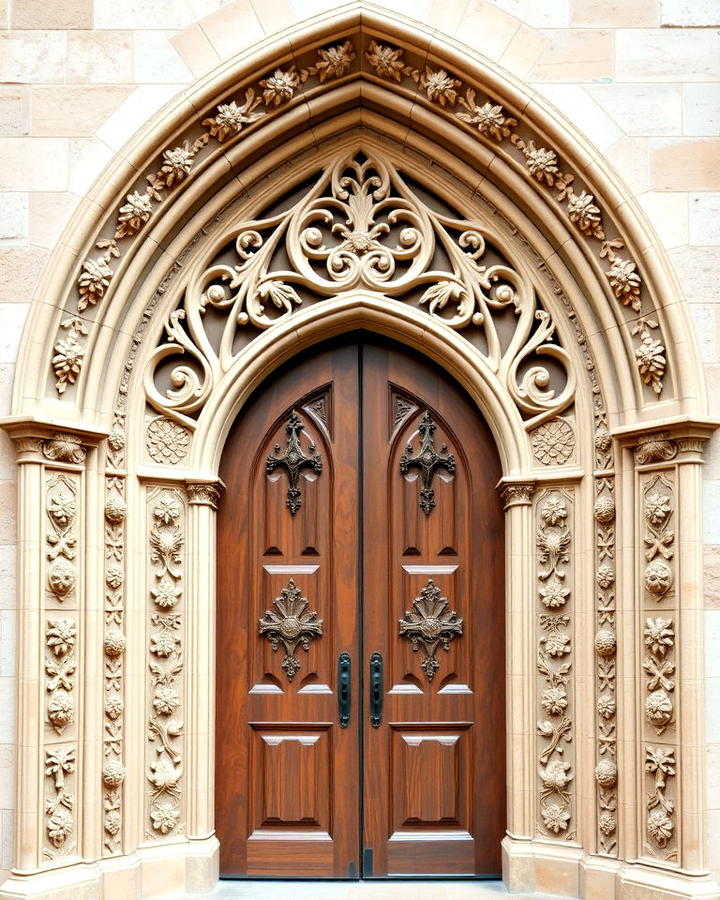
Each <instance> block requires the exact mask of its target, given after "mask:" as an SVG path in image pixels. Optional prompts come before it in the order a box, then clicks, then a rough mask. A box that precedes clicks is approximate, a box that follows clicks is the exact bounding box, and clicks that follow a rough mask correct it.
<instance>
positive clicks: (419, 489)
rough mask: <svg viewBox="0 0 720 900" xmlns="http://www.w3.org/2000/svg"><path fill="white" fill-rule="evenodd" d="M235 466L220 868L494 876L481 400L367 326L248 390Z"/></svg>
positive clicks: (489, 512) (228, 476)
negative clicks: (365, 332) (360, 336)
mask: <svg viewBox="0 0 720 900" xmlns="http://www.w3.org/2000/svg"><path fill="white" fill-rule="evenodd" d="M221 474H222V477H223V480H224V481H225V483H226V485H227V491H226V496H225V498H224V501H223V504H222V506H221V510H220V515H219V522H218V570H219V574H218V607H217V608H218V627H217V633H218V638H217V651H218V658H217V659H218V676H217V728H216V734H217V760H216V762H217V765H216V776H217V778H216V826H217V833H218V837H219V839H220V846H221V851H220V852H221V871H222V873H223V874H224V875H233V874H234V875H244V876H249V877H253V876H276V877H278V876H280V877H282V876H285V877H289V876H305V877H308V876H310V877H323V876H326V877H330V876H333V877H358V876H359V875H364V876H367V877H372V876H382V875H386V874H390V875H403V874H418V875H470V874H497V873H498V872H499V871H500V840H501V839H502V836H503V834H504V823H505V815H504V802H505V799H504V798H505V777H504V753H505V744H504V634H503V619H504V615H503V591H502V575H503V565H504V556H503V550H502V530H503V521H502V514H501V512H500V506H499V502H498V499H497V495H496V492H495V484H496V482H497V479H498V477H499V463H498V459H497V453H496V450H495V446H494V443H493V441H492V438H491V436H490V434H489V431H488V429H487V427H486V426H485V425H484V423H483V422H482V419H481V418H480V417H479V415H478V413H477V410H476V409H475V407H474V406H473V404H472V403H471V401H470V400H469V399H468V398H467V397H466V396H465V395H464V394H463V393H462V392H461V391H460V390H459V389H458V388H457V387H456V386H455V385H454V384H453V383H452V381H451V380H450V379H449V378H448V377H447V376H445V375H444V374H443V373H442V372H441V371H440V370H438V369H436V368H435V367H433V366H432V365H431V364H430V363H425V362H423V361H422V360H421V359H419V358H416V357H415V356H413V355H412V354H410V353H406V352H404V351H402V350H399V349H390V348H388V347H386V346H384V345H382V344H381V343H376V342H373V341H371V340H369V339H368V341H367V342H363V343H362V344H359V343H355V344H352V343H348V344H345V345H339V346H337V347H335V348H332V349H328V350H322V351H318V352H317V353H316V354H315V355H313V356H310V357H306V358H303V359H300V360H295V361H293V364H292V365H291V366H288V367H286V368H285V369H283V370H281V371H280V372H279V373H278V374H276V375H274V376H273V378H272V379H271V381H270V384H269V386H268V387H264V388H263V389H262V390H261V391H260V392H258V394H257V395H256V396H255V397H254V398H252V399H251V401H250V402H249V403H248V404H247V405H246V407H245V408H244V410H243V413H242V415H241V416H240V418H239V421H238V423H237V424H236V426H235V427H234V428H233V430H232V432H231V435H230V437H229V439H228V443H227V445H226V448H225V452H224V456H223V466H222V470H221ZM345 655H347V656H349V658H350V660H351V681H350V685H351V686H350V687H349V688H347V686H346V683H345V674H346V673H343V671H342V668H341V665H340V663H341V661H342V659H343V658H345ZM371 661H372V663H373V669H372V672H371V669H370V664H371ZM380 661H381V664H380ZM346 700H347V701H349V708H350V716H349V720H345V721H341V719H342V717H343V713H344V712H345V711H346V710H347V708H348V703H346V702H344V701H346ZM380 707H382V709H380ZM371 717H372V718H373V722H371V721H370V720H371ZM361 748H362V752H361ZM361 848H362V850H363V852H362V853H361Z"/></svg>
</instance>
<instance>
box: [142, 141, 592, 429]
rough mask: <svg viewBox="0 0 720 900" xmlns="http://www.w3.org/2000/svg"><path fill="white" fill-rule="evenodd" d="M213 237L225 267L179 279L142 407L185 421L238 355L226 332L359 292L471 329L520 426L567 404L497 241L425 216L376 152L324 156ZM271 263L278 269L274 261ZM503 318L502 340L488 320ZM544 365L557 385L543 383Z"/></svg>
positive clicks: (566, 389)
mask: <svg viewBox="0 0 720 900" xmlns="http://www.w3.org/2000/svg"><path fill="white" fill-rule="evenodd" d="M226 240H232V241H233V243H234V246H235V254H236V258H237V260H238V262H237V263H236V264H235V265H230V264H229V263H227V262H215V263H213V264H211V265H210V266H209V267H207V268H205V270H204V271H203V272H202V273H201V274H200V275H199V276H198V277H196V278H194V280H193V281H192V282H191V283H190V284H189V285H188V286H187V288H186V289H185V291H184V296H183V297H182V302H181V303H180V305H179V306H178V308H177V309H176V310H174V311H173V312H171V313H170V315H169V318H168V320H167V323H166V326H165V330H166V339H165V341H164V342H163V343H161V344H160V346H159V347H158V348H157V349H156V351H155V353H154V354H153V357H152V359H151V361H150V363H149V365H148V368H147V370H146V373H145V390H146V394H147V398H148V401H149V403H150V404H151V405H152V406H153V407H154V408H155V409H156V410H158V412H161V413H163V414H164V415H167V416H171V417H172V418H175V419H179V420H182V421H183V422H184V423H185V424H186V425H190V426H191V427H192V426H193V425H194V420H193V417H194V416H196V415H197V414H198V412H199V411H200V410H201V409H202V407H203V405H204V404H205V402H206V401H207V398H208V396H209V395H210V393H211V392H212V390H213V388H214V386H215V385H216V384H217V382H218V381H219V379H220V378H221V376H222V375H223V374H224V373H225V372H227V371H228V370H229V368H230V367H231V366H232V364H233V362H234V361H235V359H236V357H237V351H234V350H233V347H234V346H235V340H236V336H237V332H238V330H239V329H243V328H251V327H252V328H256V329H266V328H269V327H271V326H273V325H275V324H277V323H278V322H280V321H281V320H284V319H286V318H288V317H289V316H292V315H293V313H294V312H295V310H297V308H298V307H300V306H301V305H303V304H306V305H307V304H313V303H318V302H322V300H323V299H326V298H333V297H336V296H337V295H338V294H343V293H347V292H350V291H354V290H357V289H359V288H363V289H366V290H369V291H372V292H375V293H378V294H380V295H382V296H384V297H388V298H392V299H394V300H397V301H401V302H406V303H412V304H414V305H415V306H417V307H418V308H419V310H422V314H426V315H430V316H433V317H436V318H437V319H439V320H440V321H442V322H443V323H444V324H446V325H447V326H449V327H451V328H453V329H455V330H459V331H463V330H464V329H467V328H470V329H474V330H475V332H477V335H478V340H476V342H475V346H476V350H477V352H478V353H479V354H480V355H481V356H482V358H483V360H484V361H485V363H486V364H487V365H488V366H489V367H490V370H491V371H492V372H493V373H495V374H496V377H497V378H498V379H499V380H500V381H501V383H502V384H503V388H504V390H506V391H508V392H509V394H510V396H511V397H512V400H513V402H514V403H515V404H516V405H517V407H518V408H519V410H520V411H521V413H522V415H523V416H525V417H527V418H528V419H529V420H530V422H535V421H537V422H539V421H544V420H545V419H547V418H549V417H551V416H552V415H554V414H557V413H558V412H561V411H562V410H563V409H565V408H566V407H568V406H569V405H570V404H571V403H572V400H573V397H574V393H575V386H576V376H575V372H574V370H573V367H572V364H571V361H570V357H569V355H568V353H567V351H566V350H565V349H564V348H563V347H562V346H561V344H560V342H559V341H558V339H557V337H556V336H555V324H554V323H553V321H552V319H551V317H550V315H549V313H548V312H547V311H546V310H545V309H543V308H542V306H541V304H540V303H539V301H538V298H537V295H536V291H535V289H534V287H533V285H532V284H531V282H530V280H529V278H528V277H527V276H526V275H524V274H522V273H521V272H520V271H519V270H517V269H515V268H513V267H511V266H510V265H506V264H504V263H501V262H496V261H493V259H492V258H490V257H492V254H490V252H489V246H490V244H491V243H493V242H494V243H495V244H497V243H498V240H497V239H496V238H495V237H494V236H493V235H491V234H490V232H489V231H488V229H487V228H485V227H484V226H482V225H481V224H479V223H477V222H471V221H467V220H463V219H458V218H453V217H452V216H448V215H445V214H442V213H439V212H437V211H436V210H434V209H433V208H431V207H430V206H429V205H428V204H427V203H426V202H425V201H424V200H423V199H422V198H421V197H420V196H419V195H418V194H417V193H416V192H415V191H414V190H413V188H412V187H411V186H410V184H409V183H408V182H407V181H406V179H405V178H404V177H403V175H402V174H401V172H399V171H398V170H397V169H395V168H393V167H391V166H390V165H389V164H387V163H385V162H384V161H382V160H380V159H379V158H378V157H377V156H375V155H373V156H370V157H368V156H366V155H364V154H362V153H360V154H356V153H351V154H348V153H347V152H343V153H341V154H339V155H337V156H336V158H335V159H334V160H332V161H331V162H330V163H329V165H327V167H326V168H325V169H324V170H323V171H322V172H321V173H320V175H319V176H318V177H317V180H316V181H315V184H314V185H313V186H312V187H311V188H310V189H309V190H307V191H306V193H305V195H304V196H303V197H302V198H301V199H300V200H297V201H295V202H294V203H292V204H291V206H290V207H289V208H288V209H287V210H286V211H284V212H280V213H277V214H275V215H273V216H270V217H268V218H265V219H256V220H250V221H248V222H245V223H243V224H241V225H239V226H236V227H234V228H232V229H231V230H230V231H229V232H228V233H227V236H226ZM281 251H282V252H281ZM486 255H487V256H488V257H489V258H488V261H487V262H486V261H485V259H484V257H485V256H486ZM284 257H286V258H287V264H286V263H284V262H278V261H277V260H278V259H281V258H284ZM441 259H445V260H446V262H444V263H442V264H441V265H442V266H443V267H439V264H438V261H439V260H441ZM209 310H213V311H214V312H216V313H219V314H220V315H221V316H222V317H223V320H224V322H225V324H224V327H223V333H222V336H221V338H220V339H219V341H218V340H215V341H214V342H213V341H212V340H211V339H210V336H209V335H208V333H207V331H206V328H205V320H204V317H205V313H206V312H207V311H209ZM507 312H509V313H510V314H511V321H512V322H513V323H514V328H513V336H512V339H511V340H510V341H507V340H503V339H502V338H501V334H500V331H499V330H498V327H497V325H496V323H495V317H496V316H503V315H504V314H505V313H507ZM506 318H507V317H506ZM478 341H479V342H478ZM481 346H484V347H485V349H484V350H480V347H481ZM545 359H547V360H550V361H552V364H553V365H554V366H555V367H556V368H559V370H560V371H562V379H561V380H560V381H561V382H562V380H563V379H564V383H561V384H559V383H557V381H556V384H555V385H551V381H552V379H551V376H550V373H549V370H548V368H547V367H546V365H544V364H543V363H544V360H545ZM168 362H170V363H171V364H172V371H171V375H170V381H171V384H172V387H171V388H169V389H161V387H160V386H159V383H158V380H157V371H158V369H159V368H162V367H166V366H167V365H168Z"/></svg>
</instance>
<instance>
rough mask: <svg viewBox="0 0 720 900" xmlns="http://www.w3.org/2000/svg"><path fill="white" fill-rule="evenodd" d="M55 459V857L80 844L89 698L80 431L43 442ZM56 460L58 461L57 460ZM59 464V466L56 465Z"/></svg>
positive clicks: (47, 626)
mask: <svg viewBox="0 0 720 900" xmlns="http://www.w3.org/2000/svg"><path fill="white" fill-rule="evenodd" d="M38 450H39V451H40V453H41V455H42V457H43V458H44V460H46V461H47V464H46V468H45V470H44V476H43V478H44V487H45V546H44V557H45V560H44V561H45V574H44V580H45V613H44V629H43V639H44V657H45V661H44V671H45V728H44V746H43V754H44V755H43V761H44V773H45V789H44V797H45V809H44V814H45V842H44V849H43V854H44V856H45V857H46V858H47V859H50V860H55V859H61V858H65V857H67V856H69V855H72V854H73V853H75V852H76V850H77V831H76V827H75V824H76V823H75V819H76V809H77V807H76V789H75V764H76V760H77V753H78V748H77V717H78V712H79V710H78V707H79V704H80V700H81V692H80V689H79V671H78V669H79V661H80V660H81V659H82V650H81V647H80V634H79V627H78V622H79V619H80V611H81V600H80V590H81V588H80V584H79V577H78V572H79V571H80V565H81V559H80V553H81V546H80V542H79V518H80V505H81V491H82V479H81V474H80V470H79V467H80V466H81V465H82V464H83V463H84V461H85V450H84V448H83V447H82V445H81V443H80V441H79V440H78V439H77V438H76V437H75V436H73V435H64V434H61V435H56V436H55V437H53V438H52V439H50V440H44V441H40V442H37V446H36V447H34V448H33V452H34V453H37V452H38ZM50 464H52V466H53V467H51V466H50ZM55 464H59V468H57V469H56V468H54V465H55Z"/></svg>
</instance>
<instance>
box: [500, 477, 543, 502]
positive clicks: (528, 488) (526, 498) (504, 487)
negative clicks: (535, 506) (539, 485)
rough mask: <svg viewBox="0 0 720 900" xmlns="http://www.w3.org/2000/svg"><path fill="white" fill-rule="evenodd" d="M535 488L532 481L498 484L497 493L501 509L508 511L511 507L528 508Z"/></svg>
mask: <svg viewBox="0 0 720 900" xmlns="http://www.w3.org/2000/svg"><path fill="white" fill-rule="evenodd" d="M535 487H536V485H535V482H534V481H519V482H515V483H511V484H502V483H501V484H499V485H498V492H499V493H500V499H501V500H502V505H503V509H509V508H510V507H511V506H530V504H531V503H532V496H533V494H534V492H535Z"/></svg>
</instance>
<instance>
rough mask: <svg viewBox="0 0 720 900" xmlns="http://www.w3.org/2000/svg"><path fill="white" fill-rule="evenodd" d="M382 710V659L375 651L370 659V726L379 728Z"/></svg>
mask: <svg viewBox="0 0 720 900" xmlns="http://www.w3.org/2000/svg"><path fill="white" fill-rule="evenodd" d="M382 708H383V658H382V654H381V653H378V652H377V651H375V653H373V655H372V656H371V657H370V724H371V725H372V727H373V728H379V727H380V723H381V722H382Z"/></svg>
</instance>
